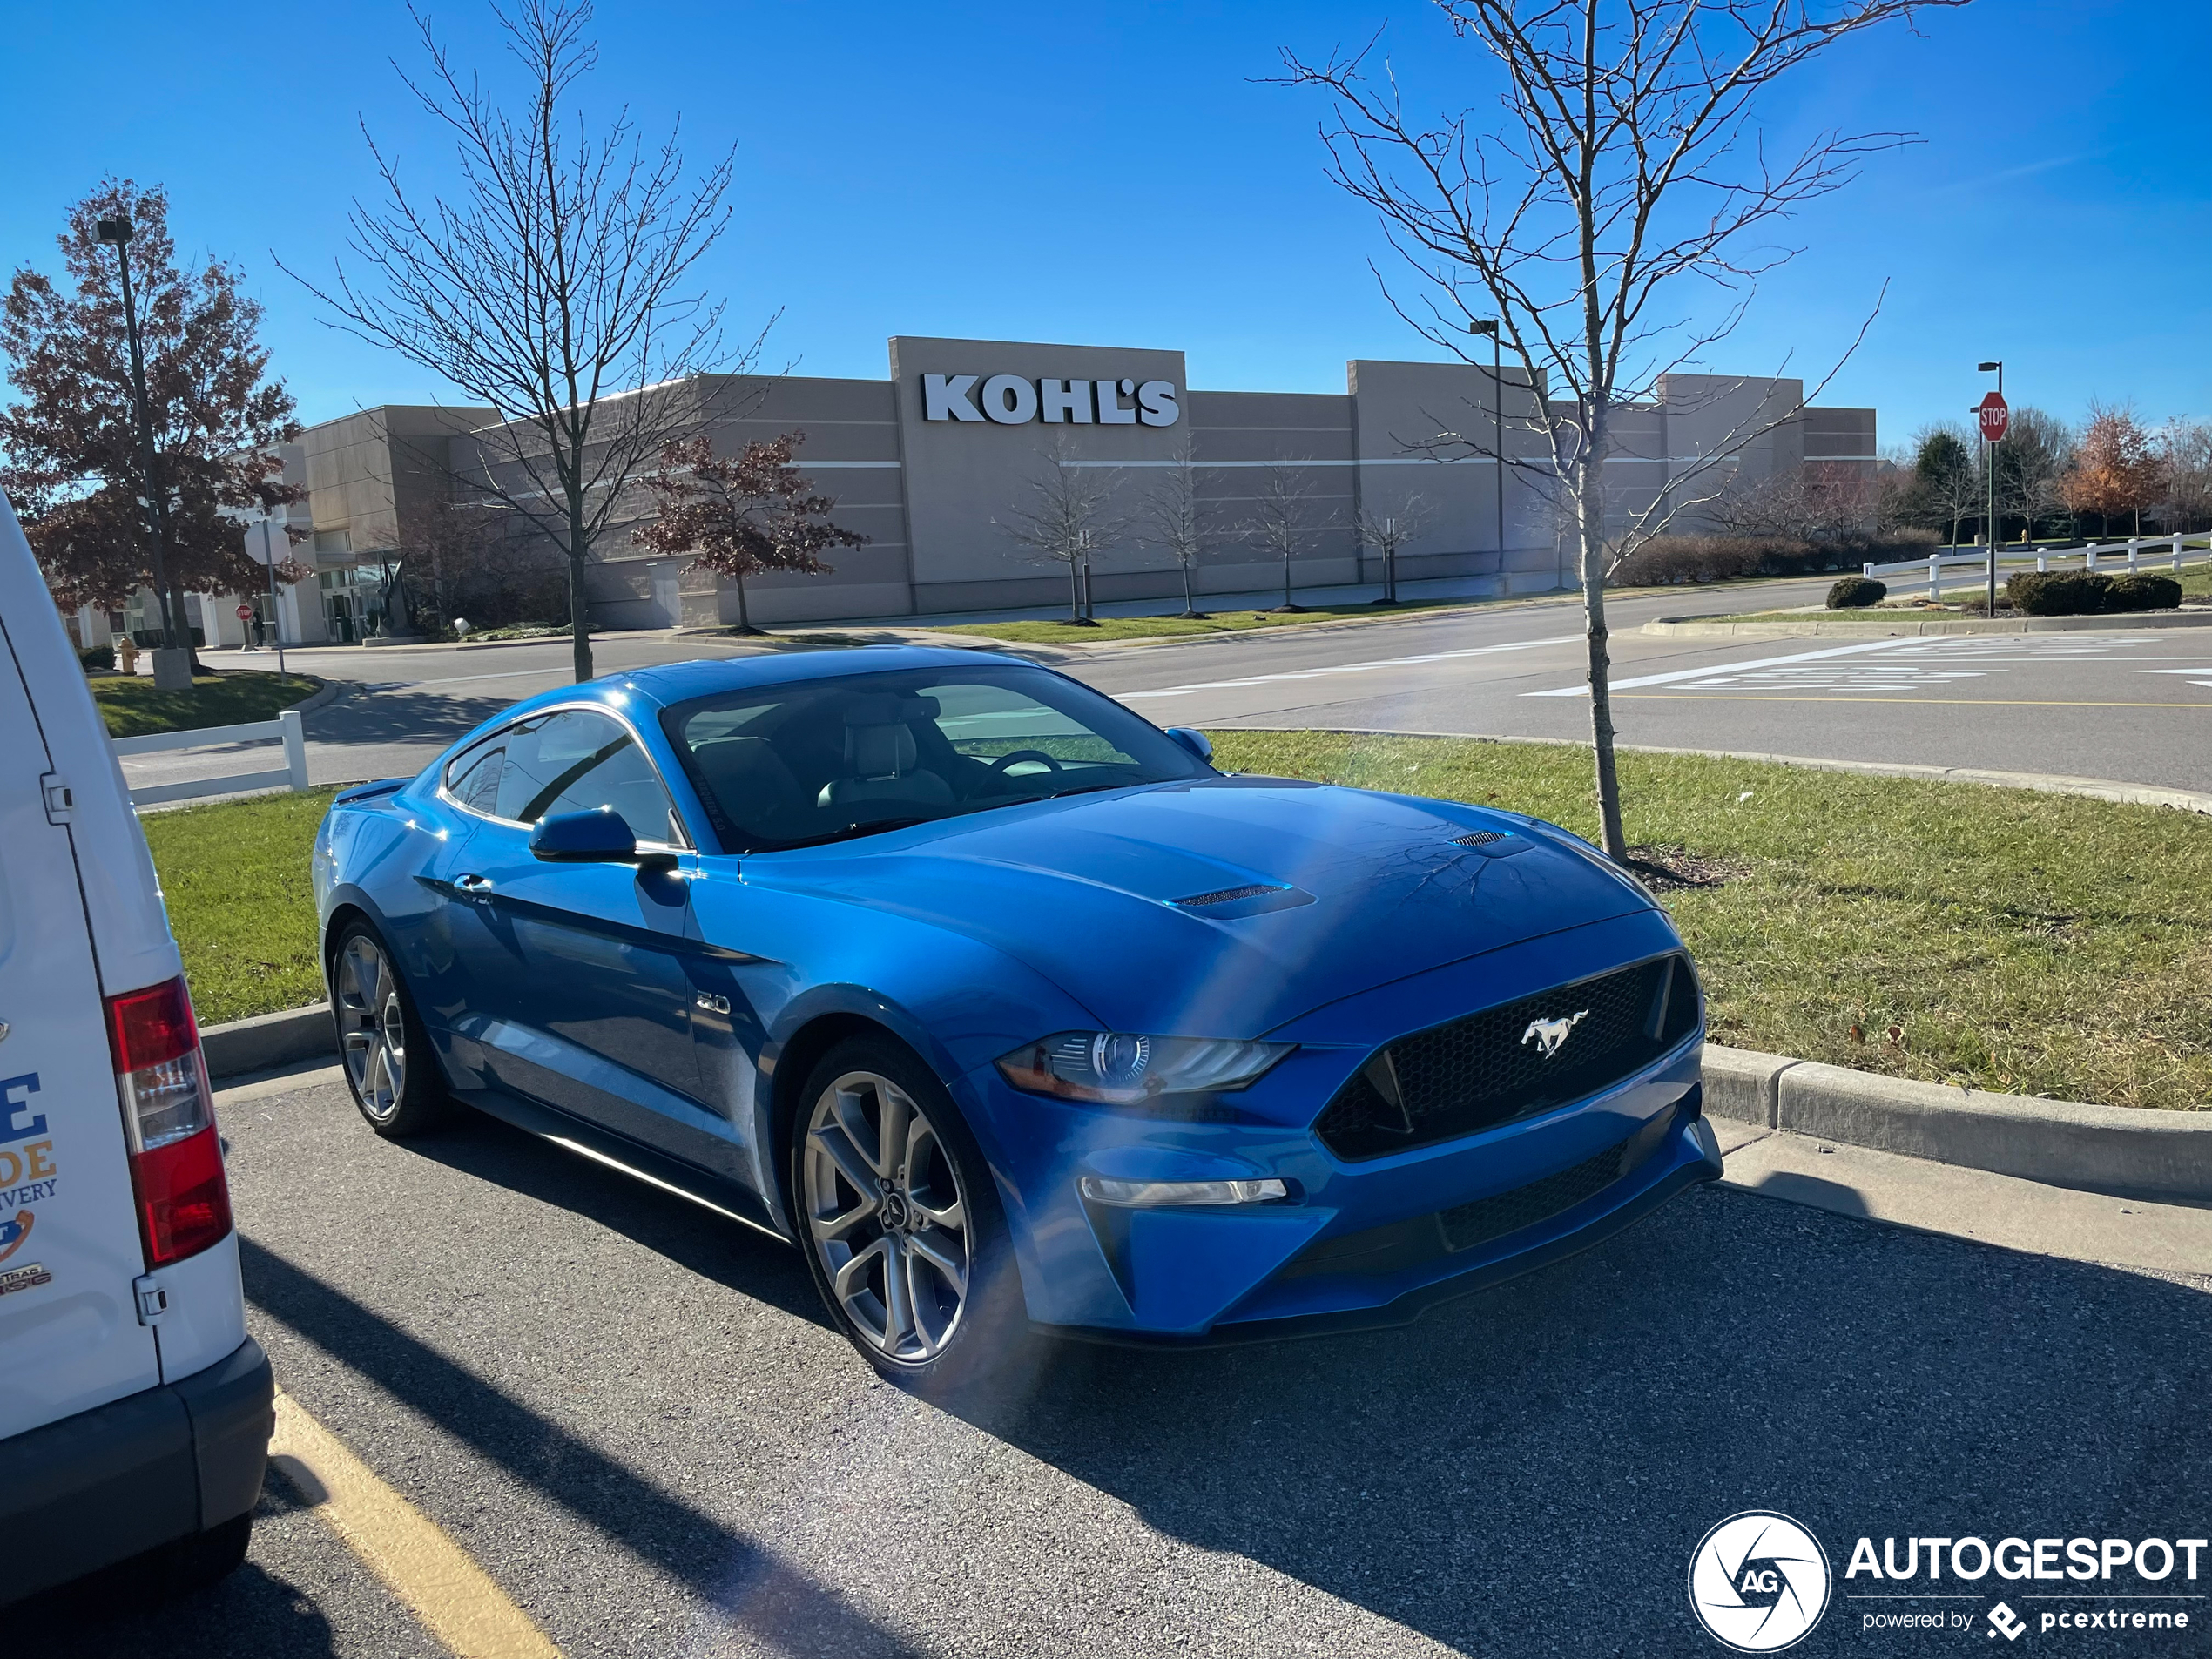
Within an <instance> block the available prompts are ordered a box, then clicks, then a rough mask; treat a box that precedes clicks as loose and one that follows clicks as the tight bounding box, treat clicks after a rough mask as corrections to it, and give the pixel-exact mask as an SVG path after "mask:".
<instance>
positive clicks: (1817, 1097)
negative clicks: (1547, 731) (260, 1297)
mask: <svg viewBox="0 0 2212 1659" xmlns="http://www.w3.org/2000/svg"><path fill="white" fill-rule="evenodd" d="M199 1040H200V1043H201V1047H202V1049H203V1051H204V1052H205V1053H206V1056H207V1070H208V1075H209V1076H212V1077H214V1078H218V1079H221V1078H227V1077H237V1076H244V1075H246V1074H247V1073H249V1072H257V1071H272V1070H274V1069H276V1068H278V1067H280V1066H287V1065H291V1064H293V1063H295V1062H299V1061H301V1060H312V1059H314V1058H316V1057H318V1056H328V1055H332V1054H334V1050H335V1046H336V1041H337V1039H336V1034H335V1033H334V1030H333V1029H332V1027H331V1020H330V1005H329V1004H328V1003H327V1002H318V1003H316V1004H315V1005H314V1007H312V1008H290V1009H287V1010H286V1011H285V1012H283V1013H281V1014H264V1015H260V1017H258V1018H256V1019H251V1020H236V1021H233V1022H230V1023H229V1024H227V1025H215V1026H209V1027H208V1028H206V1030H204V1031H202V1032H201V1033H200V1034H199ZM1704 1074H1705V1109H1706V1110H1707V1111H1708V1112H1710V1113H1711V1114H1712V1115H1713V1116H1716V1117H1724V1118H1727V1119H1729V1120H1730V1121H1731V1122H1735V1123H1750V1124H1754V1125H1756V1126H1757V1127H1760V1128H1763V1129H1781V1130H1793V1131H1795V1132H1796V1133H1797V1134H1800V1135H1808V1136H1817V1137H1818V1138H1819V1139H1822V1140H1828V1141H1841V1142H1843V1143H1844V1144H1846V1145H1850V1146H1863V1147H1867V1148H1869V1149H1871V1150H1875V1151H1878V1152H1895V1153H1898V1154H1901V1155H1902V1156H1904V1157H1916V1158H1923V1159H1925V1160H1927V1161H1928V1162H1930V1163H1948V1164H1953V1165H1956V1166H1957V1167H1959V1168H1961V1169H1968V1170H1987V1171H1988V1172H1990V1173H1991V1174H1993V1175H2009V1176H2014V1177H2019V1178H2020V1179H2022V1180H2027V1181H2036V1182H2040V1183H2042V1184H2044V1185H2046V1186H2054V1187H2071V1188H2075V1189H2078V1190H2083V1191H2088V1192H2103V1193H2109V1194H2111V1195H2113V1196H2114V1197H2122V1198H2144V1199H2155V1200H2157V1201H2160V1202H2162V1203H2182V1204H2212V1112H2160V1111H2147V1110H2141V1109H2135V1108H2132V1107H2127V1106H2091V1105H2087V1104H2085V1103H2081V1102H2079V1101H2064V1100H2033V1099H2030V1098H2028V1097H2027V1096H2022V1095H2000V1094H1986V1093H1983V1092H1980V1091H1979V1090H1970V1089H1957V1088H1951V1087H1946V1086H1945V1085H1943V1084H1940V1083H1924V1082H1913V1081H1912V1080H1911V1079H1909V1078H1904V1077H1884V1076H1878V1075H1876V1074H1875V1073H1872V1072H1865V1071H1851V1070H1848V1069H1845V1068H1844V1067H1842V1066H1828V1065H1822V1064H1821V1063H1819V1062H1817V1061H1810V1060H1792V1059H1791V1058H1790V1057H1789V1056H1788V1055H1776V1054H1762V1053H1759V1052H1757V1050H1755V1049H1730V1048H1724V1047H1723V1046H1722V1045H1721V1044H1719V1043H1716V1042H1709V1043H1707V1044H1706V1045H1705V1056H1704Z"/></svg>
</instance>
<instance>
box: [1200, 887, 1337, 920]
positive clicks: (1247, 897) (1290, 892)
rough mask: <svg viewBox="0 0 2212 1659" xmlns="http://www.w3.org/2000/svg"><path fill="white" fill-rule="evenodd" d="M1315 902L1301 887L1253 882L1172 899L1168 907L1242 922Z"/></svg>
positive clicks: (1211, 918) (1208, 918)
mask: <svg viewBox="0 0 2212 1659" xmlns="http://www.w3.org/2000/svg"><path fill="white" fill-rule="evenodd" d="M1312 902H1313V895H1312V894H1310V893H1308V892H1306V891H1305V889H1304V888H1302V887H1284V886H1281V885H1278V884H1277V883H1274V882H1254V883H1252V884H1251V885H1250V886H1247V887H1217V888H1215V889H1214V890H1213V891H1212V892H1211V893H1194V894H1191V895H1190V897H1189V898H1187V899H1170V900H1168V907H1169V908H1170V909H1172V910H1182V911H1187V912H1190V913H1192V914H1197V915H1200V916H1203V917H1204V918H1205V919H1206V920H1207V921H1243V920H1244V918H1245V917H1246V916H1264V915H1265V914H1268V912H1270V911H1271V910H1295V909H1296V908H1298V906H1300V905H1309V904H1312Z"/></svg>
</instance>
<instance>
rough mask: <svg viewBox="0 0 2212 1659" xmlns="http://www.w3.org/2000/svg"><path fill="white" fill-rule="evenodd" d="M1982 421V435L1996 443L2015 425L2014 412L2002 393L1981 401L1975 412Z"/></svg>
mask: <svg viewBox="0 0 2212 1659" xmlns="http://www.w3.org/2000/svg"><path fill="white" fill-rule="evenodd" d="M1974 413H1975V414H1976V415H1979V417H1980V419H1981V435H1982V436H1983V437H1985V438H1986V439H1988V440H1989V441H1990V442H1992V443H1995V442H1997V441H1998V440H1999V439H2000V438H2002V437H2003V436H2004V435H2005V428H2006V427H2008V426H2010V425H2012V423H2013V411H2012V409H2011V408H2009V407H2008V406H2007V405H2006V401H2005V399H2004V396H2003V395H2002V394H2001V393H1997V392H1992V393H1990V394H1989V395H1988V396H1986V397H1985V398H1983V399H1982V401H1981V407H1980V408H1978V409H1976V410H1975V411H1974Z"/></svg>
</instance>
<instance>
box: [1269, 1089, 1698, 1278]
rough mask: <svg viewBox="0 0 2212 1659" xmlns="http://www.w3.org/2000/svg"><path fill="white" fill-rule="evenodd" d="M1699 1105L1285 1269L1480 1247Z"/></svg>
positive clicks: (1338, 1243)
mask: <svg viewBox="0 0 2212 1659" xmlns="http://www.w3.org/2000/svg"><path fill="white" fill-rule="evenodd" d="M1696 1110H1697V1108H1696V1106H1695V1105H1683V1106H1676V1107H1675V1108H1673V1109H1669V1110H1668V1111H1665V1112H1662V1113H1661V1114H1660V1115H1659V1116H1657V1117H1656V1118H1654V1119H1652V1120H1651V1122H1649V1123H1646V1124H1645V1125H1644V1126H1643V1127H1642V1129H1640V1130H1637V1131H1636V1132H1635V1134H1634V1135H1631V1136H1629V1137H1628V1138H1627V1139H1626V1140H1623V1141H1617V1142H1615V1143H1614V1144H1613V1145H1611V1146H1608V1147H1607V1148H1606V1149H1605V1150H1603V1151H1602V1152H1600V1153H1597V1154H1596V1155H1595V1156H1594V1157H1588V1158H1585V1159H1583V1160H1582V1162H1581V1163H1577V1164H1575V1166H1574V1167H1573V1168H1572V1169H1566V1170H1559V1171H1558V1172H1557V1173H1556V1174H1553V1175H1547V1176H1541V1177H1538V1178H1537V1179H1535V1180H1534V1181H1531V1182H1529V1183H1528V1184H1527V1185H1526V1186H1519V1187H1515V1188H1514V1189H1513V1190H1511V1191H1510V1192H1494V1193H1492V1194H1491V1195H1490V1196H1489V1197H1487V1198H1476V1199H1474V1201H1473V1202H1471V1203H1468V1204H1455V1205H1453V1207H1452V1208H1451V1209H1449V1210H1440V1211H1434V1212H1433V1213H1431V1214H1429V1215H1425V1216H1416V1217H1413V1219H1412V1220H1410V1221H1396V1222H1392V1223H1389V1224H1386V1225H1385V1226H1380V1227H1369V1228H1366V1229H1365V1230H1364V1231H1359V1232H1356V1233H1345V1234H1344V1235H1342V1236H1341V1237H1339V1238H1329V1239H1324V1240H1323V1241H1322V1242H1321V1243H1319V1244H1312V1245H1310V1246H1308V1247H1307V1248H1306V1249H1305V1250H1304V1251H1300V1252H1299V1253H1298V1256H1297V1257H1296V1258H1293V1259H1292V1261H1291V1263H1290V1264H1289V1265H1288V1266H1286V1267H1285V1268H1284V1270H1283V1271H1281V1272H1280V1273H1279V1274H1278V1275H1277V1277H1278V1278H1313V1277H1315V1276H1317V1275H1320V1274H1325V1273H1351V1274H1357V1275H1374V1274H1383V1273H1395V1272H1402V1271H1406V1270H1408V1269H1411V1268H1415V1267H1419V1266H1420V1265H1421V1264H1423V1263H1426V1262H1430V1261H1433V1260H1435V1259H1436V1258H1438V1257H1439V1256H1444V1255H1448V1254H1451V1253H1453V1252H1455V1251H1463V1250H1474V1249H1475V1248H1477V1247H1478V1246H1480V1245H1483V1244H1490V1243H1492V1242H1494V1240H1497V1239H1500V1238H1506V1237H1507V1235H1509V1234H1512V1233H1517V1232H1520V1231H1521V1230H1522V1229H1524V1228H1527V1227H1535V1226H1540V1225H1541V1224H1543V1223H1545V1222H1547V1221H1549V1220H1550V1219H1551V1218H1552V1217H1554V1216H1558V1215H1563V1214H1565V1213H1566V1212H1567V1211H1569V1210H1572V1209H1573V1208H1575V1205H1576V1204H1582V1203H1585V1202H1587V1201H1588V1200H1589V1199H1591V1198H1595V1197H1597V1196H1598V1194H1600V1193H1601V1192H1603V1191H1604V1190H1606V1189H1607V1188H1608V1187H1610V1186H1612V1185H1613V1184H1615V1182H1618V1181H1620V1180H1622V1179H1623V1178H1625V1177H1629V1176H1631V1175H1634V1174H1635V1172H1636V1171H1637V1170H1640V1169H1642V1167H1643V1165H1644V1163H1645V1162H1646V1161H1647V1160H1648V1159H1649V1158H1650V1157H1651V1156H1652V1154H1653V1153H1654V1152H1656V1151H1657V1150H1658V1149H1659V1147H1660V1144H1661V1143H1662V1142H1663V1141H1664V1140H1665V1138H1666V1136H1667V1134H1668V1132H1669V1130H1672V1129H1673V1128H1674V1127H1675V1125H1676V1123H1677V1122H1678V1121H1679V1120H1680V1119H1681V1117H1682V1116H1683V1114H1684V1113H1685V1112H1688V1113H1689V1114H1690V1115H1692V1116H1694V1115H1695V1114H1696Z"/></svg>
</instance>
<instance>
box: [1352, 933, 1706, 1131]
mask: <svg viewBox="0 0 2212 1659" xmlns="http://www.w3.org/2000/svg"><path fill="white" fill-rule="evenodd" d="M1562 1021H1564V1022H1570V1023H1569V1024H1568V1026H1567V1028H1566V1034H1565V1035H1564V1037H1563V1038H1562V1039H1561V1041H1559V1042H1557V1043H1556V1044H1555V1045H1554V1052H1553V1053H1551V1054H1550V1055H1546V1054H1545V1053H1544V1051H1543V1047H1542V1044H1543V1042H1544V1034H1543V1031H1542V1030H1541V1029H1540V1027H1544V1026H1547V1025H1548V1028H1549V1029H1550V1030H1551V1031H1552V1032H1554V1034H1555V1033H1557V1031H1558V1030H1559V1029H1560V1027H1559V1024H1558V1022H1562ZM1696 1027H1697V986H1696V977H1695V975H1694V974H1692V973H1691V972H1690V968H1689V961H1688V960H1687V959H1686V958H1683V957H1681V956H1662V957H1661V958H1659V959H1658V960H1657V961H1649V962H1642V963H1640V964H1638V965H1637V966H1636V967H1634V968H1622V969H1619V970H1617V971H1616V972H1614V973H1611V974H1600V975H1599V976H1597V977H1596V978H1595V979H1587V980H1582V981H1579V982H1577V983H1575V984H1573V985H1563V986H1561V987H1560V988H1557V989H1556V990H1550V991H1545V992H1542V993H1540V994H1539V995H1534V996H1524V997H1521V998H1520V999H1519V1000H1517V1001H1512V1002H1507V1003H1505V1004H1503V1005H1502V1006H1501V1007H1498V1008H1485V1009H1484V1010H1483V1011H1482V1012H1480V1014H1470V1015H1467V1017H1466V1018H1464V1019H1460V1020H1454V1021H1453V1022H1451V1023H1450V1024H1448V1025H1440V1026H1434V1027H1432V1028H1430V1029H1428V1030H1426V1031H1419V1032H1415V1033H1414V1034H1413V1035H1411V1036H1406V1037H1400V1038H1399V1039H1398V1040H1397V1041H1396V1042H1393V1043H1390V1044H1389V1045H1388V1046H1386V1047H1385V1048H1383V1049H1378V1050H1377V1051H1376V1053H1375V1054H1374V1055H1373V1056H1372V1057H1371V1058H1370V1059H1369V1060H1368V1062H1367V1063H1366V1065H1365V1066H1363V1067H1361V1068H1360V1069H1359V1071H1358V1072H1356V1073H1354V1074H1353V1076H1352V1080H1351V1081H1350V1082H1347V1083H1345V1086H1344V1087H1343V1088H1342V1089H1339V1090H1338V1091H1337V1096H1336V1098H1335V1099H1334V1100H1332V1101H1331V1102H1330V1103H1329V1104H1328V1107H1327V1108H1326V1109H1325V1110H1324V1111H1323V1112H1322V1114H1321V1116H1320V1117H1319V1118H1318V1120H1317V1121H1316V1122H1315V1123H1314V1130H1315V1132H1316V1133H1318V1135H1319V1136H1320V1137H1321V1140H1322V1143H1324V1144H1325V1145H1326V1146H1327V1147H1328V1149H1329V1150H1331V1151H1332V1152H1334V1153H1335V1154H1336V1155H1337V1156H1338V1157H1340V1158H1345V1159H1346V1160H1348V1161H1352V1162H1358V1161H1359V1160H1361V1159H1364V1158H1376V1157H1386V1156H1387V1155H1388V1154H1390V1153H1393V1152H1402V1151H1404V1150H1406V1149H1407V1148H1408V1147H1415V1146H1427V1145H1431V1144H1433V1143H1436V1142H1438V1141H1446V1140H1453V1139H1456V1138H1457V1137H1458V1136H1462V1135H1472V1134H1474V1133H1475V1132H1476V1131H1478V1130H1485V1129H1489V1128H1491V1127H1493V1126H1494V1125H1496V1124H1499V1123H1509V1122H1511V1121H1512V1120H1513V1119H1514V1118H1517V1117H1525V1116H1528V1115H1529V1114H1530V1113H1532V1112H1540V1111H1543V1110H1546V1109H1548V1108H1550V1107H1553V1106H1557V1105H1561V1104H1563V1103H1566V1102H1568V1101H1571V1100H1579V1099H1581V1098H1582V1097H1583V1096H1587V1095H1594V1094H1595V1093H1597V1092H1598V1091H1599V1090H1601V1089H1605V1088H1606V1087H1608V1085H1610V1084H1612V1083H1615V1082H1619V1081H1620V1080H1621V1079H1622V1078H1623V1077H1626V1076H1629V1074H1630V1073H1632V1072H1635V1071H1636V1070H1639V1069H1642V1067H1644V1066H1647V1065H1649V1064H1650V1063H1651V1062H1653V1061H1654V1060H1656V1059H1657V1058H1658V1057H1659V1056H1660V1055H1662V1054H1664V1053H1665V1052H1666V1051H1667V1050H1668V1049H1670V1048H1672V1047H1673V1046H1674V1045H1675V1044H1676V1043H1677V1042H1681V1041H1682V1040H1683V1038H1684V1037H1686V1036H1688V1035H1689V1034H1690V1033H1691V1032H1692V1031H1694V1030H1696Z"/></svg>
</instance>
